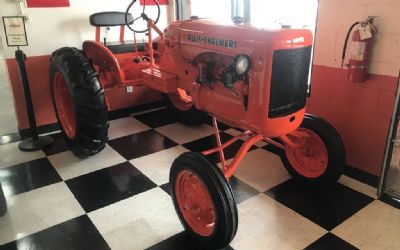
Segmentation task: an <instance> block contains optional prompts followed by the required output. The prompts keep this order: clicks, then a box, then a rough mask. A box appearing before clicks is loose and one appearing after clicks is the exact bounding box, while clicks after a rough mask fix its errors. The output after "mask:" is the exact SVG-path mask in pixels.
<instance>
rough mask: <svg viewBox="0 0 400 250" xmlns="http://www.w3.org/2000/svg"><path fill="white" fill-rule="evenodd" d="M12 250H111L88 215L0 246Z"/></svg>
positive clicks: (2, 248)
mask: <svg viewBox="0 0 400 250" xmlns="http://www.w3.org/2000/svg"><path fill="white" fill-rule="evenodd" d="M0 249H1V250H11V249H48V250H50V249H57V250H64V249H65V250H70V249H77V250H79V249H82V250H86V249H96V250H102V249H110V247H109V246H108V245H107V243H106V241H105V240H104V239H103V237H102V236H101V235H100V233H99V231H98V230H97V229H96V227H95V226H94V225H93V223H92V222H91V221H90V219H89V217H87V215H83V216H80V217H77V218H75V219H72V220H69V221H66V222H64V223H61V224H58V225H56V226H53V227H50V228H47V229H45V230H43V231H40V232H38V233H35V234H32V235H29V236H26V237H24V238H22V239H19V240H16V241H13V242H10V243H8V244H5V245H3V246H0Z"/></svg>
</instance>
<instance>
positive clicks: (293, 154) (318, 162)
mask: <svg viewBox="0 0 400 250" xmlns="http://www.w3.org/2000/svg"><path fill="white" fill-rule="evenodd" d="M297 131H299V132H301V133H304V134H306V136H304V137H302V138H298V137H294V136H290V135H289V137H290V139H291V140H293V141H294V142H295V143H299V144H300V145H301V147H299V148H294V149H288V150H286V156H287V158H288V161H289V163H290V164H291V165H292V167H293V168H294V169H295V170H296V171H297V172H298V173H299V174H300V175H302V176H304V177H307V178H318V177H320V176H321V175H322V174H323V173H324V172H325V171H326V169H327V167H328V152H327V149H326V146H325V143H324V142H323V141H322V139H321V138H320V137H319V136H318V135H317V134H316V133H315V132H313V131H312V130H310V129H306V128H299V129H298V130H297Z"/></svg>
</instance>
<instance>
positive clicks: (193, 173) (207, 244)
mask: <svg viewBox="0 0 400 250" xmlns="http://www.w3.org/2000/svg"><path fill="white" fill-rule="evenodd" d="M169 182H170V183H171V196H172V200H173V203H174V206H175V210H176V213H177V214H178V217H179V219H180V221H181V223H182V225H183V227H184V228H185V229H186V231H187V232H188V233H189V234H190V235H191V236H192V237H193V238H194V239H196V240H197V241H198V242H199V243H200V244H201V245H202V247H201V248H202V249H221V248H225V247H226V246H228V245H229V243H230V242H231V241H232V239H233V238H234V237H235V235H236V231H237V227H238V212H237V207H236V203H235V199H234V197H233V192H232V190H231V188H230V186H229V184H228V182H227V181H226V179H225V177H224V175H223V173H222V172H221V170H220V169H219V168H218V167H217V165H215V164H214V163H211V162H210V161H209V160H208V159H207V158H206V157H205V156H204V155H202V154H200V153H195V152H187V153H184V154H182V155H181V156H179V157H178V158H177V159H176V160H175V161H174V162H173V164H172V168H171V171H170V175H169Z"/></svg>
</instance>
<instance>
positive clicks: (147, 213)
mask: <svg viewBox="0 0 400 250" xmlns="http://www.w3.org/2000/svg"><path fill="white" fill-rule="evenodd" d="M89 217H90V219H91V220H92V221H93V223H94V224H95V226H96V227H97V229H98V230H99V232H100V233H101V234H102V235H103V236H104V237H105V239H106V240H107V243H109V244H110V247H111V248H112V249H114V248H116V249H143V248H146V247H149V246H152V245H154V244H156V243H158V242H159V241H161V240H164V239H167V238H169V237H171V236H173V235H175V234H177V233H179V232H181V231H182V230H183V227H182V226H181V224H180V222H179V219H178V217H177V215H176V213H175V209H174V207H173V204H172V201H171V198H170V196H169V195H168V194H167V193H165V192H164V191H163V190H162V189H160V188H154V189H152V190H150V191H147V192H145V193H141V194H139V195H136V196H133V197H131V198H128V199H125V200H122V201H119V202H117V203H114V204H112V205H110V206H107V207H105V208H101V209H98V210H96V211H93V212H91V213H90V214H89ZM135 225H143V227H140V226H139V227H136V229H133V228H134V227H135ZM132 230H133V231H132ZM126 235H130V237H125V236H126ZM132 237H134V238H135V239H145V241H142V242H140V243H139V240H132V239H131V238H132Z"/></svg>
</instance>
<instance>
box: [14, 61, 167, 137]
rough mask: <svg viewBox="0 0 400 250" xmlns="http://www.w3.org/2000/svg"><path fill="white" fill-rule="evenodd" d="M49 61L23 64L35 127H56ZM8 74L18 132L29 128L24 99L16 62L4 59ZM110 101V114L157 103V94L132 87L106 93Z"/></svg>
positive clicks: (144, 88)
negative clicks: (50, 86) (25, 70)
mask: <svg viewBox="0 0 400 250" xmlns="http://www.w3.org/2000/svg"><path fill="white" fill-rule="evenodd" d="M49 59H50V56H49V55H46V56H32V57H28V59H27V61H26V69H27V73H28V78H29V84H30V89H31V94H32V101H33V107H34V110H35V117H36V123H37V125H38V126H42V125H47V124H52V123H56V122H57V120H56V117H55V113H54V110H53V105H52V101H51V96H50V88H49V73H48V72H49ZM6 62H7V67H8V73H9V76H10V81H11V88H12V92H13V96H14V100H15V110H16V113H17V120H18V127H19V129H26V128H28V127H29V123H28V117H27V115H26V108H25V99H24V94H23V89H22V85H21V80H20V77H19V71H18V64H17V61H16V60H15V59H7V60H6ZM106 94H107V96H108V97H109V104H110V107H109V108H110V110H111V111H112V110H118V109H123V108H129V107H132V106H136V105H141V104H146V103H150V102H154V101H157V100H160V99H161V98H160V93H158V92H156V91H154V90H150V89H148V88H146V87H135V88H134V90H133V93H129V94H128V93H126V92H125V88H111V89H107V90H106Z"/></svg>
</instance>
